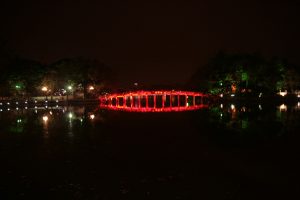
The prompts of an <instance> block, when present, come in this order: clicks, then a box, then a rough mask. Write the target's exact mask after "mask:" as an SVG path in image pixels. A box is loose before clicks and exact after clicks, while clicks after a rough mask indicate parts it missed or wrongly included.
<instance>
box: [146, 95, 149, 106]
mask: <svg viewBox="0 0 300 200" xmlns="http://www.w3.org/2000/svg"><path fill="white" fill-rule="evenodd" d="M148 105H149V104H148V94H146V108H148Z"/></svg>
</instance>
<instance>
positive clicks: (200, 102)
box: [100, 90, 208, 112]
mask: <svg viewBox="0 0 300 200" xmlns="http://www.w3.org/2000/svg"><path fill="white" fill-rule="evenodd" d="M100 107H101V108H107V109H111V110H124V111H132V112H171V111H187V110H197V109H201V108H205V107H208V95H206V94H203V93H199V92H187V91H174V90H172V91H164V90H161V91H135V92H127V93H119V94H108V95H103V96H100Z"/></svg>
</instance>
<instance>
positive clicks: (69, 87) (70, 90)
mask: <svg viewBox="0 0 300 200" xmlns="http://www.w3.org/2000/svg"><path fill="white" fill-rule="evenodd" d="M72 90H73V87H72V86H71V85H68V86H67V101H68V100H69V98H68V96H69V92H70V93H71V92H72Z"/></svg>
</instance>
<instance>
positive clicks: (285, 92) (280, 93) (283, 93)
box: [278, 90, 287, 97]
mask: <svg viewBox="0 0 300 200" xmlns="http://www.w3.org/2000/svg"><path fill="white" fill-rule="evenodd" d="M278 94H279V95H280V96H282V97H284V96H285V95H287V91H286V90H285V91H283V92H281V90H280V91H279V92H278Z"/></svg>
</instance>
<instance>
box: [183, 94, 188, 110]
mask: <svg viewBox="0 0 300 200" xmlns="http://www.w3.org/2000/svg"><path fill="white" fill-rule="evenodd" d="M187 100H188V96H187V95H185V105H184V106H185V107H187V106H188V104H187V103H188V101H187Z"/></svg>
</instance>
